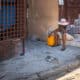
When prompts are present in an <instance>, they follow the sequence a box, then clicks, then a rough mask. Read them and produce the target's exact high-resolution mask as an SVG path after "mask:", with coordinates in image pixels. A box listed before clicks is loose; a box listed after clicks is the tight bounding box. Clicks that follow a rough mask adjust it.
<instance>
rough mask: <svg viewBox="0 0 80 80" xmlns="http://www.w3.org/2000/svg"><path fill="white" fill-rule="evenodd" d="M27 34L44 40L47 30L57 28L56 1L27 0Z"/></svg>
mask: <svg viewBox="0 0 80 80" xmlns="http://www.w3.org/2000/svg"><path fill="white" fill-rule="evenodd" d="M28 3H29V10H28V16H29V17H28V33H29V36H36V37H38V38H40V39H42V40H46V38H47V32H48V30H50V29H51V30H53V29H56V28H57V27H58V13H59V12H58V0H29V2H28Z"/></svg>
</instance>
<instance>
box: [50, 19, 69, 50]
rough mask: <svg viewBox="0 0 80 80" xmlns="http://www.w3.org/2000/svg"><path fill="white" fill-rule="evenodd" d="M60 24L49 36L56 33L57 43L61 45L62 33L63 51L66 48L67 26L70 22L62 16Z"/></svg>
mask: <svg viewBox="0 0 80 80" xmlns="http://www.w3.org/2000/svg"><path fill="white" fill-rule="evenodd" d="M58 24H59V27H58V29H56V30H54V31H52V32H51V33H50V34H49V36H50V35H52V34H54V35H55V38H56V45H59V44H60V39H59V34H61V36H62V48H61V50H62V51H63V50H65V49H66V26H67V25H68V24H69V23H68V22H67V21H66V19H64V18H62V19H61V20H60V22H59V23H58Z"/></svg>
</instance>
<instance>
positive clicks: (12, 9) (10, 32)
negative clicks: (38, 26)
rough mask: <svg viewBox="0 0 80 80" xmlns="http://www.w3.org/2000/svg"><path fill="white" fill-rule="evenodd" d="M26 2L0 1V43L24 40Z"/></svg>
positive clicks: (18, 0)
mask: <svg viewBox="0 0 80 80" xmlns="http://www.w3.org/2000/svg"><path fill="white" fill-rule="evenodd" d="M25 1H26V0H0V41H5V40H9V39H16V38H24V37H25V24H26V6H25Z"/></svg>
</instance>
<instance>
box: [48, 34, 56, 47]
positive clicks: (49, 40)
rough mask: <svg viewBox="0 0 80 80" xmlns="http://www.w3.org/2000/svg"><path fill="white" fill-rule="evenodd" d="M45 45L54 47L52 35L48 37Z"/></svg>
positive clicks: (54, 42)
mask: <svg viewBox="0 0 80 80" xmlns="http://www.w3.org/2000/svg"><path fill="white" fill-rule="evenodd" d="M47 44H48V46H55V44H56V41H55V36H54V35H50V36H48V39H47Z"/></svg>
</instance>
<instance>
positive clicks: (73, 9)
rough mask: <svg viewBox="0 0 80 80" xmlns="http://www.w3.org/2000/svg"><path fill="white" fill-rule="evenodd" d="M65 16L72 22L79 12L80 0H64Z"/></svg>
mask: <svg viewBox="0 0 80 80" xmlns="http://www.w3.org/2000/svg"><path fill="white" fill-rule="evenodd" d="M64 3H65V5H64V10H65V17H67V19H68V20H69V21H70V22H71V23H73V22H74V19H76V18H78V15H79V14H80V0H64Z"/></svg>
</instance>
